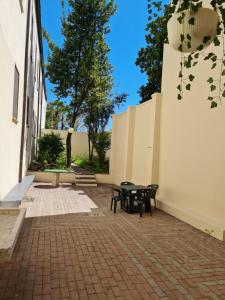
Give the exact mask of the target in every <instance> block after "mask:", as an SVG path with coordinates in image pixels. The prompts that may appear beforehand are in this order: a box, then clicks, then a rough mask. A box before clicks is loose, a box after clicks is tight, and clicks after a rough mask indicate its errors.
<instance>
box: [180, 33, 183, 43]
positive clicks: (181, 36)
mask: <svg viewBox="0 0 225 300" xmlns="http://www.w3.org/2000/svg"><path fill="white" fill-rule="evenodd" d="M180 40H181V42H183V41H184V34H181V35H180Z"/></svg>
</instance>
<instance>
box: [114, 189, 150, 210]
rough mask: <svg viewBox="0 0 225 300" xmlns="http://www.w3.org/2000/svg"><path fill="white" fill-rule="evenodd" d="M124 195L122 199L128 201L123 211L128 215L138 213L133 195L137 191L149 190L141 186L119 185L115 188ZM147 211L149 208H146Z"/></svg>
mask: <svg viewBox="0 0 225 300" xmlns="http://www.w3.org/2000/svg"><path fill="white" fill-rule="evenodd" d="M116 188H117V189H120V190H121V191H122V193H124V197H125V198H126V199H127V200H128V203H127V205H124V210H125V211H126V212H128V213H134V212H138V207H135V206H134V199H135V194H136V193H137V192H138V191H141V190H142V191H143V190H146V191H147V190H150V188H149V187H146V186H143V185H120V186H117V187H116ZM148 210H149V207H146V211H148Z"/></svg>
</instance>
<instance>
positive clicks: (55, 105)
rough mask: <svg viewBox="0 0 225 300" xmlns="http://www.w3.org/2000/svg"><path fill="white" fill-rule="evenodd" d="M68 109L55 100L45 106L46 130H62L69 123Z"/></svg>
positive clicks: (62, 103) (61, 102)
mask: <svg viewBox="0 0 225 300" xmlns="http://www.w3.org/2000/svg"><path fill="white" fill-rule="evenodd" d="M70 118H71V116H70V108H69V106H68V105H66V104H65V103H64V102H63V101H60V100H55V101H52V102H50V103H48V105H47V114H46V128H47V129H59V128H60V129H61V130H64V129H65V128H66V127H68V124H69V123H70Z"/></svg>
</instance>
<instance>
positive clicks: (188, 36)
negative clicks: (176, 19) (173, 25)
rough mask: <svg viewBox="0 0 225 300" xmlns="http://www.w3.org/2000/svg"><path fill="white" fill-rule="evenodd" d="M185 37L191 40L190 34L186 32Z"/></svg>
mask: <svg viewBox="0 0 225 300" xmlns="http://www.w3.org/2000/svg"><path fill="white" fill-rule="evenodd" d="M187 39H188V40H189V41H191V36H190V34H189V33H188V34H187Z"/></svg>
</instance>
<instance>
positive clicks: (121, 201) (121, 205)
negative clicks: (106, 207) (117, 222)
mask: <svg viewBox="0 0 225 300" xmlns="http://www.w3.org/2000/svg"><path fill="white" fill-rule="evenodd" d="M120 207H121V209H123V200H120Z"/></svg>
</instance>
